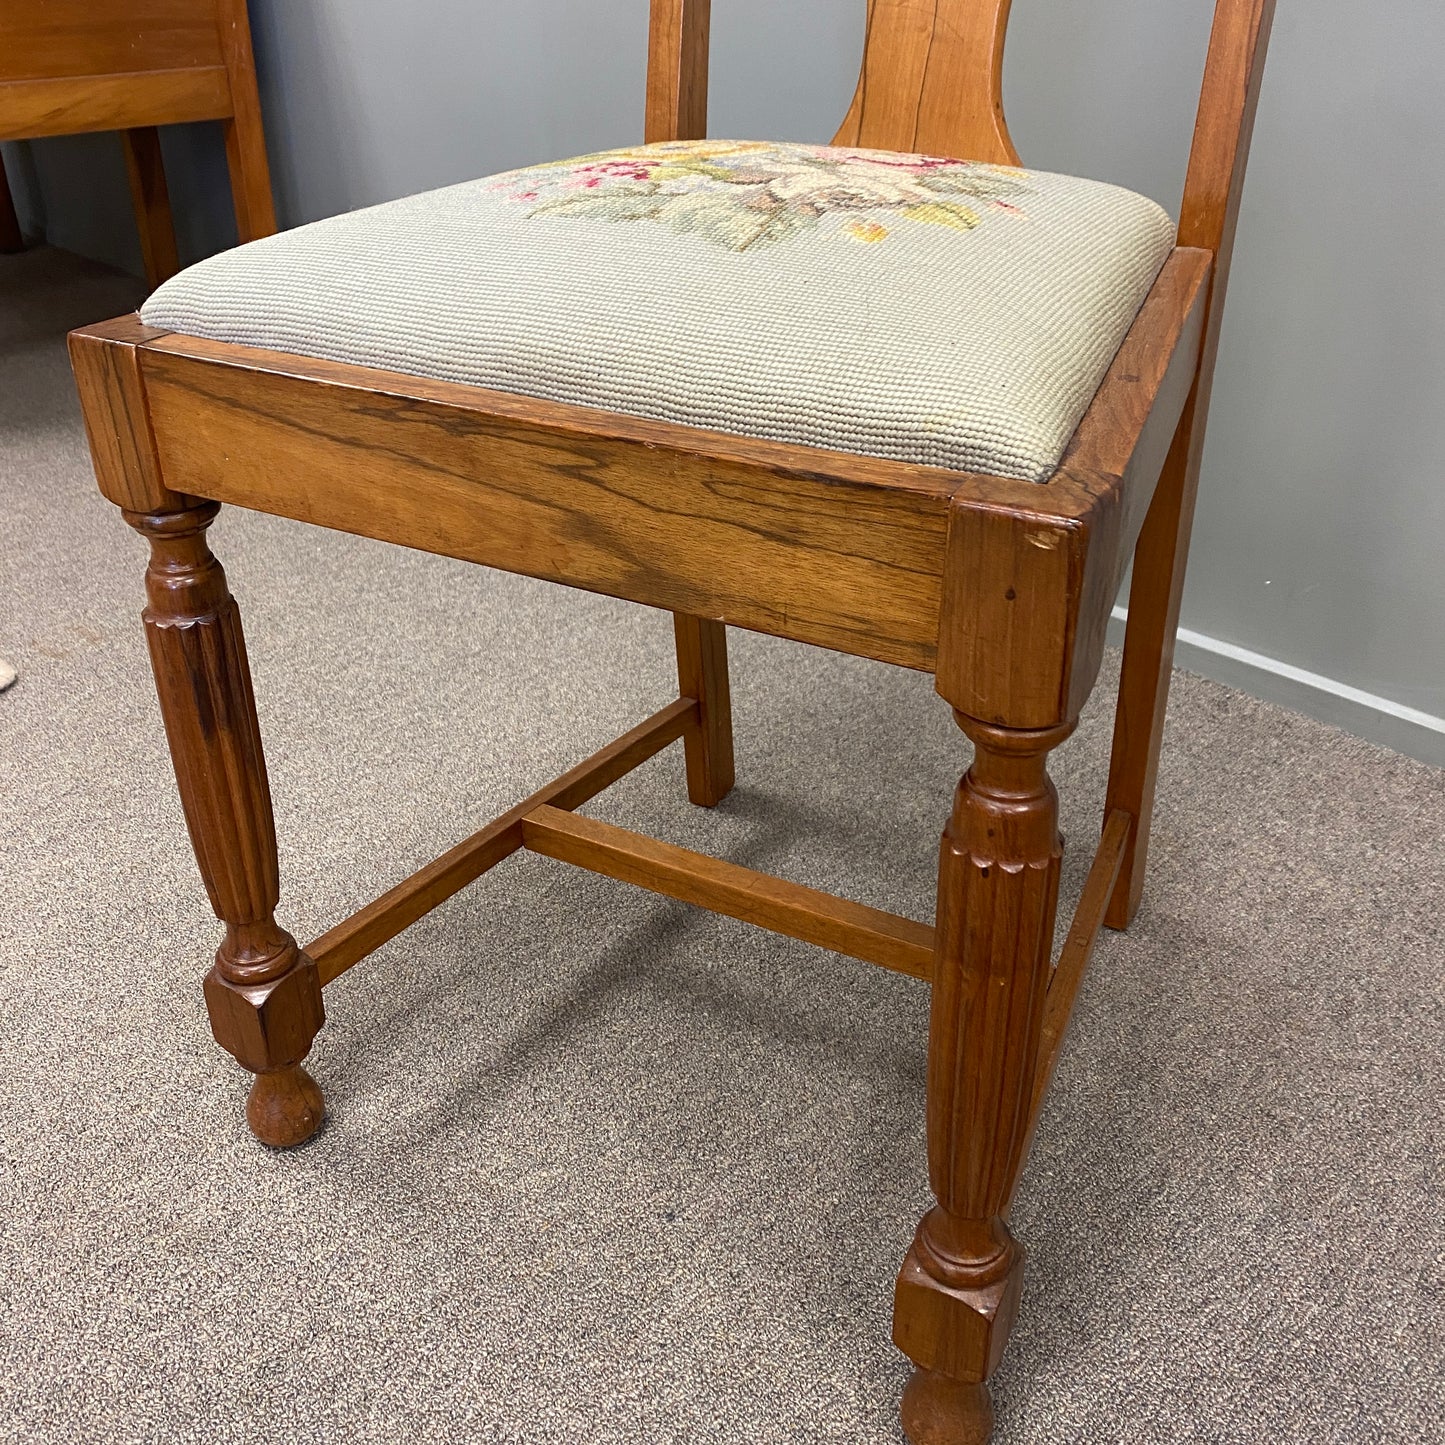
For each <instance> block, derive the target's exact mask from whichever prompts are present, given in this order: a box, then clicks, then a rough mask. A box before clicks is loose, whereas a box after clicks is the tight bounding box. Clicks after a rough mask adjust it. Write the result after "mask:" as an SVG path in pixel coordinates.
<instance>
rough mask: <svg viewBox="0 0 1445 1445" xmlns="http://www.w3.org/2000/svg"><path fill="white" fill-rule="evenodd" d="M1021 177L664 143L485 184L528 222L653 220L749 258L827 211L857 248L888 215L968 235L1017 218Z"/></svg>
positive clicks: (825, 153) (963, 167) (763, 147)
mask: <svg viewBox="0 0 1445 1445" xmlns="http://www.w3.org/2000/svg"><path fill="white" fill-rule="evenodd" d="M1027 179H1028V178H1027V176H1026V174H1025V173H1024V172H1022V171H1017V170H1010V169H1008V168H1006V167H1002V166H990V165H982V164H979V163H977V162H972V161H957V160H947V159H944V158H942V157H939V156H918V155H898V154H894V153H893V152H889V151H866V150H844V149H838V148H833V147H821V146H800V145H771V144H768V143H767V142H763V141H674V142H670V143H666V144H662V145H652V146H644V147H641V148H640V149H636V150H622V151H608V152H605V153H603V154H601V155H594V156H583V157H581V158H580V159H578V160H572V161H559V162H556V163H554V164H551V165H544V166H536V167H533V168H531V169H529V170H525V171H517V172H513V173H512V174H511V175H509V176H505V177H502V178H501V180H500V182H499V184H498V185H497V186H495V187H494V189H495V190H498V191H504V192H507V193H508V194H509V197H510V199H512V200H514V201H519V202H524V203H528V204H531V205H532V210H531V211H530V212H529V213H528V214H529V216H533V217H535V216H590V217H593V218H595V219H598V220H604V221H659V222H661V223H663V224H664V225H666V226H669V227H671V229H673V230H675V231H682V232H686V233H688V234H690V235H695V236H700V237H702V238H703V239H704V240H707V241H711V242H712V243H714V244H715V245H718V246H723V247H726V248H727V249H728V250H730V251H747V250H750V249H751V248H752V247H754V246H762V245H772V244H774V243H776V242H778V241H783V240H786V239H788V238H789V237H791V236H794V235H797V234H798V233H799V232H801V231H804V230H809V229H813V228H816V227H817V226H819V225H820V223H821V222H822V221H823V220H824V219H825V218H826V217H829V216H846V217H848V219H847V220H846V221H845V222H844V223H843V224H842V225H841V226H840V227H839V228H838V230H839V233H840V234H842V235H844V236H847V237H848V238H849V239H851V240H854V241H858V242H862V243H865V244H876V243H877V242H879V241H885V240H887V238H888V236H889V234H890V230H889V227H888V226H887V225H886V224H884V222H885V221H886V220H888V219H891V218H894V217H898V218H902V219H904V220H907V221H911V222H915V223H919V224H923V225H931V226H947V227H949V228H951V229H952V230H956V231H971V230H972V229H973V228H974V227H975V226H977V225H978V224H979V222H980V219H981V216H980V212H981V210H983V209H984V208H989V209H993V210H997V211H1001V212H1005V213H1007V214H1010V215H1013V216H1023V215H1024V212H1023V211H1021V210H1020V209H1019V208H1018V207H1017V206H1015V205H1014V204H1013V203H1012V200H1011V199H1010V198H1011V197H1017V196H1022V195H1027V194H1028V192H1029V187H1028V185H1027ZM879 213H882V218H881V219H880V214H879Z"/></svg>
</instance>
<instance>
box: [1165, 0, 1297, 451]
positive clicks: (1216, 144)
mask: <svg viewBox="0 0 1445 1445" xmlns="http://www.w3.org/2000/svg"><path fill="white" fill-rule="evenodd" d="M1274 7H1275V0H1219V4H1218V5H1217V7H1216V8H1215V12H1214V29H1213V32H1212V34H1211V35H1210V39H1209V58H1208V59H1207V61H1206V62H1205V67H1204V87H1203V90H1202V91H1201V93H1200V97H1199V115H1198V119H1197V120H1196V122H1195V126H1194V143H1193V146H1192V147H1191V149H1190V153H1189V174H1188V176H1187V178H1186V180H1185V182H1184V202H1183V205H1182V206H1181V207H1180V212H1179V244H1180V245H1181V246H1198V247H1199V248H1200V249H1202V250H1205V251H1211V252H1213V254H1214V277H1213V281H1212V291H1211V294H1210V300H1209V320H1208V324H1207V325H1206V327H1205V334H1204V349H1203V353H1202V357H1201V362H1200V378H1199V379H1200V395H1199V398H1198V400H1197V402H1196V406H1195V412H1196V416H1195V424H1196V426H1197V428H1198V429H1199V430H1200V431H1202V430H1203V420H1204V413H1205V411H1206V410H1207V406H1208V399H1209V391H1210V386H1211V382H1212V378H1213V371H1214V358H1215V355H1216V353H1217V351H1218V349H1219V329H1220V323H1221V321H1222V319H1223V314H1224V295H1225V291H1226V289H1227V287H1228V285H1229V267H1230V261H1231V259H1232V258H1233V254H1234V237H1235V231H1236V229H1237V227H1238V224H1239V203H1240V198H1241V197H1242V195H1243V193H1244V174H1245V167H1246V164H1247V162H1248V160H1249V146H1250V140H1251V139H1252V137H1253V135H1254V117H1255V113H1256V111H1257V110H1258V108H1259V90H1260V82H1261V80H1262V79H1263V76H1264V61H1265V54H1266V52H1267V50H1268V48H1269V35H1270V29H1271V27H1272V25H1273V23H1274Z"/></svg>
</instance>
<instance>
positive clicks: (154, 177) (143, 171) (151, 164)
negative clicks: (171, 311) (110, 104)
mask: <svg viewBox="0 0 1445 1445" xmlns="http://www.w3.org/2000/svg"><path fill="white" fill-rule="evenodd" d="M120 140H121V145H122V147H123V148H124V150H125V170H126V175H127V176H128V177H129V178H130V201H131V206H132V207H133V208H134V210H135V220H136V225H137V226H138V227H139V228H140V249H141V259H142V260H143V261H144V262H145V272H146V282H147V284H148V285H149V286H150V287H151V288H152V289H154V288H155V287H157V286H159V285H160V284H161V282H162V281H168V280H170V278H171V277H172V276H174V275H175V274H176V272H177V271H179V270H180V260H179V258H178V257H177V254H176V230H175V225H174V223H173V221H172V219H171V198H170V193H169V191H168V190H167V189H166V168H165V162H164V161H163V160H162V158H161V133H160V131H158V130H157V129H156V128H155V126H153V125H148V126H141V127H139V128H137V129H134V130H125V131H122V132H121V134H120Z"/></svg>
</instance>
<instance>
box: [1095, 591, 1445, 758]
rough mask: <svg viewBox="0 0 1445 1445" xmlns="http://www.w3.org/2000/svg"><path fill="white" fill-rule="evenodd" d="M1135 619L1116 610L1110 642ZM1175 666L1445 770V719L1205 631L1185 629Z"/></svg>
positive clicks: (1120, 638) (1181, 631)
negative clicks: (1280, 660) (1213, 635)
mask: <svg viewBox="0 0 1445 1445" xmlns="http://www.w3.org/2000/svg"><path fill="white" fill-rule="evenodd" d="M1128 617H1129V614H1128V612H1127V611H1126V610H1125V609H1124V608H1123V607H1116V608H1115V609H1114V617H1113V620H1112V621H1111V622H1110V624H1109V640H1110V642H1113V643H1122V642H1123V640H1124V623H1125V622H1126V621H1128ZM1174 662H1175V665H1176V666H1177V667H1182V668H1183V669H1184V670H1185V671H1186V672H1197V673H1199V674H1200V675H1201V676H1204V677H1209V678H1213V679H1214V681H1216V682H1222V683H1225V684H1227V685H1228V686H1230V687H1237V688H1239V690H1240V691H1241V692H1247V693H1249V694H1250V695H1251V696H1253V697H1262V698H1264V699H1265V701H1266V702H1277V703H1280V704H1281V705H1283V706H1284V707H1289V708H1293V709H1294V710H1295V711H1296V712H1302V713H1304V714H1306V715H1307V716H1308V717H1313V718H1318V719H1319V720H1320V721H1321V722H1326V723H1330V724H1332V725H1333V726H1335V727H1337V728H1343V729H1344V731H1345V732H1349V733H1354V734H1355V735H1356V736H1357V737H1362V738H1368V739H1369V740H1370V741H1371V742H1374V743H1380V744H1382V745H1383V746H1385V747H1387V748H1394V749H1395V751H1396V752H1401V753H1405V754H1407V755H1408V756H1410V757H1412V758H1419V759H1420V760H1421V761H1422V762H1427V763H1433V764H1434V765H1435V766H1436V767H1439V768H1445V718H1439V717H1432V716H1431V715H1430V714H1429V713H1427V712H1420V711H1419V710H1418V709H1416V708H1413V707H1405V706H1403V705H1402V704H1400V703H1398V702H1391V701H1390V699H1389V698H1386V697H1376V696H1375V695H1374V694H1373V693H1369V692H1362V691H1361V690H1360V689H1359V688H1357V687H1350V686H1348V685H1347V684H1345V683H1343V682H1336V681H1335V680H1334V678H1332V677H1322V676H1321V675H1320V674H1319V673H1317V672H1306V671H1305V670H1304V668H1302V667H1295V666H1293V665H1292V664H1290V663H1288V662H1279V661H1277V660H1276V659H1275V658H1273V657H1266V656H1265V655H1264V654H1263V653H1261V652H1251V651H1250V650H1249V649H1248V648H1247V647H1236V646H1235V645H1234V643H1232V642H1221V641H1220V640H1219V639H1218V638H1217V637H1207V636H1206V635H1205V634H1204V633H1202V632H1191V631H1190V630H1189V629H1188V628H1187V627H1181V628H1180V629H1179V640H1178V643H1177V644H1176V646H1175V649H1174Z"/></svg>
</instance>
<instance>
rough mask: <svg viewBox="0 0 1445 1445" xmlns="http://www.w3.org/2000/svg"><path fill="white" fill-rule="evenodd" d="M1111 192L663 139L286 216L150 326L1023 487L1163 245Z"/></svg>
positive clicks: (827, 151)
mask: <svg viewBox="0 0 1445 1445" xmlns="http://www.w3.org/2000/svg"><path fill="white" fill-rule="evenodd" d="M1174 240H1175V229H1174V225H1173V223H1172V222H1171V221H1170V219H1169V217H1168V216H1167V215H1166V214H1165V212H1164V211H1163V210H1162V209H1161V208H1160V207H1159V206H1157V205H1156V204H1155V203H1154V202H1152V201H1150V200H1147V199H1145V198H1144V197H1142V196H1138V195H1135V194H1134V193H1132V192H1130V191H1126V190H1122V189H1120V188H1118V187H1116V186H1109V185H1103V184H1100V183H1098V182H1094V181H1088V180H1080V179H1078V178H1076V177H1072V176H1059V175H1049V174H1043V173H1039V172H1031V171H1023V170H1016V169H1012V168H1008V167H1002V166H993V165H982V164H975V163H970V162H966V161H957V160H948V159H942V158H938V157H928V156H920V155H901V154H897V153H894V152H888V151H867V150H853V149H834V148H825V147H817V146H801V145H775V144H767V143H762V142H728V141H681V142H671V143H666V144H659V145H651V146H642V147H638V148H636V149H632V150H622V151H612V152H608V153H606V154H602V155H596V156H589V157H583V158H581V159H578V160H570V161H563V162H558V163H555V164H551V165H544V166H536V167H533V168H530V169H527V170H520V171H513V172H510V173H508V174H505V175H500V176H493V177H489V178H487V179H484V180H479V181H472V182H468V183H466V184H463V185H459V186H452V187H449V188H447V189H444V190H438V191H431V192H428V193H425V194H423V195H418V196H412V197H409V198H408V199H405V200H401V201H395V202H392V203H390V204H387V205H382V206H376V207H372V208H370V209H368V210H364V211H358V212H354V213H352V214H350V215H344V216H338V217H335V218H333V219H331V220H326V221H320V222H317V223H315V224H313V225H309V226H303V227H301V228H299V229H297V230H294V231H289V232H286V233H284V234H282V235H278V236H273V237H269V238H267V239H265V240H261V241H256V242H253V243H252V244H250V245H247V246H242V247H240V248H239V249H237V250H234V251H231V252H228V253H225V254H223V255H220V256H217V257H214V258H213V259H211V260H209V261H206V262H203V263H202V264H201V265H199V266H195V267H192V268H191V269H190V270H188V271H185V272H183V273H182V274H181V275H179V276H177V277H176V278H174V279H173V280H171V281H170V282H168V283H167V284H166V285H164V286H162V287H161V288H160V290H159V291H157V292H156V293H155V295H153V296H152V297H151V299H150V301H149V302H148V303H147V304H146V306H145V307H144V309H143V311H142V313H141V314H142V318H143V320H144V321H145V322H146V323H147V324H149V325H151V326H155V327H159V328H162V329H165V330H169V331H176V332H181V333H184V334H188V335H192V336H202V337H209V338H212V339H215V340H220V341H228V342H236V343H242V344H247V345H252V346H259V347H265V348H269V349H272V350H277V351H285V352H293V353H298V354H301V355H307V356H318V357H326V358H329V359H332V360H337V361H345V362H351V363H355V364H358V365H362V366H368V367H376V368H381V369H385V370H391V371H400V372H406V373H409V374H413V375H420V376H429V377H437V378H442V379H446V380H451V381H462V382H469V383H473V384H475V385H479V386H484V387H489V388H493V389H496V390H501V391H507V392H513V393H519V394H522V395H527V396H534V397H539V398H545V399H548V400H553V401H566V402H572V403H577V404H581V405H585V406H594V407H599V408H603V409H606V410H609V411H615V412H623V413H627V414H631V415H636V416H645V417H651V418H655V419H658V420H663V421H671V422H677V423H681V424H684V425H691V426H698V427H704V428H708V429H712V430H717V431H726V432H733V433H737V434H741V435H746V436H755V437H766V438H771V439H774V440H778V441H789V442H796V443H802V444H805V445H812V446H820V447H827V448H830V449H833V450H837V451H848V452H855V453H861V454H865V455H871V456H877V457H882V458H888V459H891V460H896V461H907V462H916V463H922V464H926V465H933V466H942V467H948V468H954V469H957V470H964V471H978V472H987V473H992V474H995V475H999V476H1008V477H1017V478H1022V479H1026V480H1033V481H1042V480H1045V479H1046V478H1047V477H1048V476H1049V475H1050V474H1051V473H1052V472H1053V471H1054V469H1055V468H1056V466H1057V464H1058V461H1059V458H1060V456H1061V455H1062V453H1063V451H1064V448H1065V446H1066V445H1067V444H1068V441H1069V438H1070V437H1071V436H1072V434H1073V432H1074V429H1075V428H1076V427H1077V425H1078V423H1079V420H1080V418H1081V417H1082V416H1083V414H1084V411H1085V409H1086V408H1087V406H1088V404H1089V402H1090V400H1092V398H1093V396H1094V393H1095V392H1096V391H1097V389H1098V386H1099V383H1100V382H1101V380H1102V379H1103V376H1104V373H1105V371H1106V370H1107V368H1108V365H1109V362H1110V361H1111V360H1112V358H1113V356H1114V353H1115V352H1116V351H1117V350H1118V347H1119V345H1120V343H1121V341H1122V340H1123V338H1124V334H1125V332H1126V331H1127V330H1128V328H1129V325H1130V323H1131V322H1132V320H1133V319H1134V316H1135V315H1136V313H1137V312H1138V310H1139V307H1140V305H1141V304H1142V303H1143V300H1144V298H1145V296H1146V294H1147V293H1148V290H1149V287H1150V285H1151V284H1152V282H1153V281H1154V278H1155V277H1156V275H1157V274H1158V272H1159V269H1160V267H1161V266H1162V265H1163V263H1164V260H1165V258H1166V257H1167V256H1168V255H1169V252H1170V250H1171V248H1172V247H1173V245H1174Z"/></svg>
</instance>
